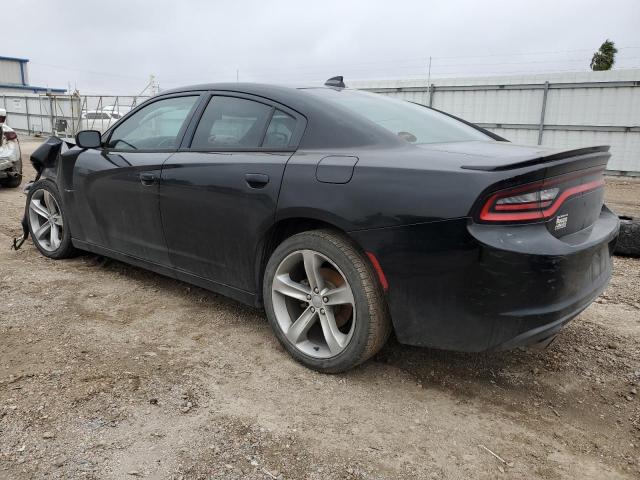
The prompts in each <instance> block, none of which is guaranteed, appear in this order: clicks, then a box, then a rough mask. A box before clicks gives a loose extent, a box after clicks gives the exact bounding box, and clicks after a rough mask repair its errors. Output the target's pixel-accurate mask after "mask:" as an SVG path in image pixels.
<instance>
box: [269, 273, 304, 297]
mask: <svg viewBox="0 0 640 480" xmlns="http://www.w3.org/2000/svg"><path fill="white" fill-rule="evenodd" d="M273 289H274V290H275V291H276V292H278V293H281V294H282V295H285V296H287V297H291V298H295V299H296V300H302V301H303V302H306V301H307V296H308V295H309V294H310V293H311V290H310V289H309V287H307V286H305V285H302V284H301V283H298V282H294V281H293V280H291V277H290V276H289V275H288V274H283V275H278V276H277V277H275V278H274V279H273Z"/></svg>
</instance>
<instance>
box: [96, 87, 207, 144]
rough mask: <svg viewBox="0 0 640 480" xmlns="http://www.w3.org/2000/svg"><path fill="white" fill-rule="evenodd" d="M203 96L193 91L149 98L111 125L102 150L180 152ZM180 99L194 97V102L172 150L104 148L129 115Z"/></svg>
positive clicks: (201, 93)
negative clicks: (157, 103) (160, 102)
mask: <svg viewBox="0 0 640 480" xmlns="http://www.w3.org/2000/svg"><path fill="white" fill-rule="evenodd" d="M204 96H206V94H204V93H203V92H198V91H193V92H180V93H174V94H171V95H159V96H157V97H152V98H150V99H149V100H147V101H145V102H143V103H141V104H140V105H138V106H137V107H136V108H134V109H133V110H131V111H130V112H129V113H127V114H126V115H124V116H123V117H122V118H120V120H118V122H116V123H115V124H114V125H112V126H111V127H110V128H109V129H108V130H107V131H106V132H105V134H108V136H107V139H106V140H104V141H103V142H102V145H103V147H102V150H103V151H104V152H107V153H112V152H113V153H155V152H157V153H175V152H177V151H179V150H180V145H182V141H183V139H184V135H185V133H186V131H187V127H188V126H189V125H190V123H191V120H192V118H193V115H194V113H195V112H196V111H197V110H198V108H199V107H200V105H201V103H202V99H203V97H204ZM180 97H195V98H196V101H195V102H194V104H193V106H192V107H191V110H189V113H188V114H187V116H186V117H185V121H184V122H183V124H182V126H181V127H180V130H179V131H178V135H176V145H177V146H175V147H172V148H144V149H142V148H141V149H138V150H131V149H121V148H108V147H107V146H106V145H108V144H109V142H110V141H111V136H112V135H113V132H114V131H115V129H116V128H117V127H119V126H120V124H121V123H124V121H126V120H127V118H129V117H130V116H131V115H133V114H135V113H136V112H138V111H140V110H142V109H143V108H146V107H148V106H149V105H151V104H153V103H156V102H159V101H162V100H169V99H171V98H180Z"/></svg>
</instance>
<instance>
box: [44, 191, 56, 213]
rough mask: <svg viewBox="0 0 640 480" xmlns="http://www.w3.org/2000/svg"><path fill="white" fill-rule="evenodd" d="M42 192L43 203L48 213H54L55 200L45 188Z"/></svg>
mask: <svg viewBox="0 0 640 480" xmlns="http://www.w3.org/2000/svg"><path fill="white" fill-rule="evenodd" d="M43 192H44V194H43V198H44V204H45V206H46V207H47V211H48V212H49V215H51V214H53V213H56V207H55V203H54V202H55V200H54V199H53V198H52V197H51V194H50V193H49V192H48V191H47V190H43Z"/></svg>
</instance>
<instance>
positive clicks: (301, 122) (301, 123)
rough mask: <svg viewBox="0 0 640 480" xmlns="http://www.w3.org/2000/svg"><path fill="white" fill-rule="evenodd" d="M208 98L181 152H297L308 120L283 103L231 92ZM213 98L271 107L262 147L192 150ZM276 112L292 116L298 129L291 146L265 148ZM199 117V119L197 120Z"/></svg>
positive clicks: (211, 93) (183, 142)
mask: <svg viewBox="0 0 640 480" xmlns="http://www.w3.org/2000/svg"><path fill="white" fill-rule="evenodd" d="M207 93H208V95H207V98H206V99H204V100H203V105H204V106H203V108H202V109H198V112H196V113H195V114H194V117H193V118H192V124H190V125H189V129H188V134H187V135H185V137H184V138H183V141H182V144H181V146H180V148H179V149H178V151H179V152H198V153H218V152H219V153H228V152H266V153H277V152H283V153H291V152H295V151H296V150H297V149H298V146H299V145H300V140H301V139H302V135H303V134H304V131H305V129H306V125H307V119H306V118H305V117H304V116H303V115H301V114H300V113H298V112H297V111H296V110H293V109H292V108H289V107H287V106H286V105H282V104H281V103H278V102H275V101H273V100H271V99H270V98H267V97H262V96H258V95H252V94H249V93H245V92H236V91H231V90H210V91H208V92H207ZM213 97H235V98H241V99H244V100H251V101H253V102H257V103H262V104H263V105H266V106H268V107H271V113H270V114H269V120H268V121H267V122H266V123H265V125H264V131H263V133H262V137H261V141H260V146H259V147H216V148H215V149H212V148H192V147H191V144H192V142H193V137H194V136H195V131H196V129H197V128H198V125H199V124H200V121H201V119H202V116H203V115H204V111H205V110H206V107H207V106H208V105H209V102H210V101H211V99H212V98H213ZM276 110H282V111H283V112H284V113H287V114H289V115H291V116H292V117H293V118H295V120H296V128H295V130H294V132H293V133H292V135H291V140H290V141H289V145H287V146H284V147H263V146H262V144H263V143H264V138H265V136H266V134H267V130H268V129H269V124H270V123H271V119H272V118H273V114H274V113H275V111H276ZM196 117H197V119H196Z"/></svg>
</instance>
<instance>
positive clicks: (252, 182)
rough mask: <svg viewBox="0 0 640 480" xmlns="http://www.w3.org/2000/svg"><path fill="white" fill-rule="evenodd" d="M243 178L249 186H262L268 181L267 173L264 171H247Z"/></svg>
mask: <svg viewBox="0 0 640 480" xmlns="http://www.w3.org/2000/svg"><path fill="white" fill-rule="evenodd" d="M244 179H245V180H246V181H247V185H249V186H250V187H251V188H262V187H264V186H265V185H266V184H267V183H269V175H265V174H264V173H247V174H246V175H245V176H244Z"/></svg>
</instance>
